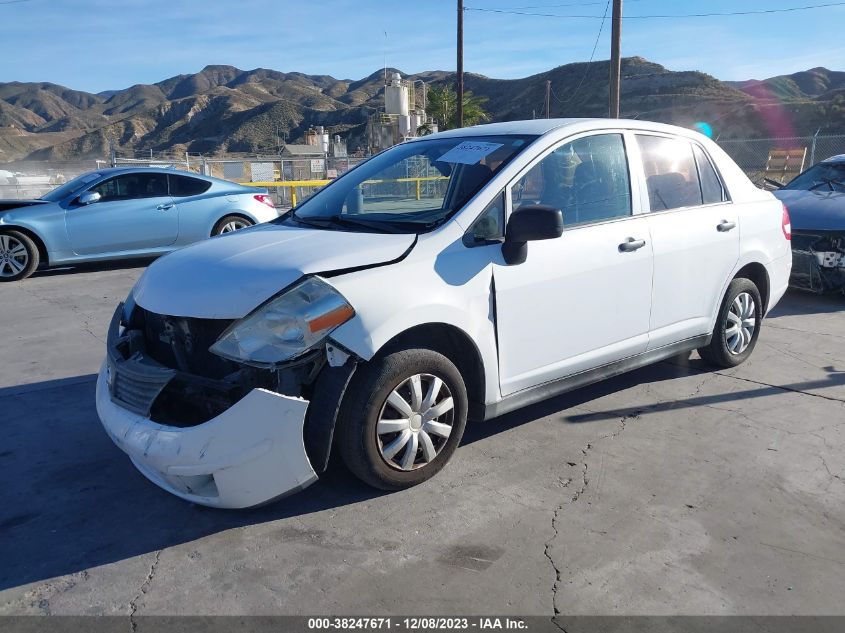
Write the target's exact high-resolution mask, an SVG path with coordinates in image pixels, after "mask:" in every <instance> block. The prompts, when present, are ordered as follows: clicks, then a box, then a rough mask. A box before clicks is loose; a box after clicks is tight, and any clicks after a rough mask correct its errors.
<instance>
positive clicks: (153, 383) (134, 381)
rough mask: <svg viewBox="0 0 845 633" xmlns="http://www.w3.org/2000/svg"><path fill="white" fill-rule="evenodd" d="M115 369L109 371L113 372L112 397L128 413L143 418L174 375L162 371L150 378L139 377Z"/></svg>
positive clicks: (121, 369) (120, 369)
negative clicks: (128, 411)
mask: <svg viewBox="0 0 845 633" xmlns="http://www.w3.org/2000/svg"><path fill="white" fill-rule="evenodd" d="M117 367H118V368H110V369H109V371H111V372H113V373H112V396H113V397H114V399H115V400H117V401H119V402H120V403H121V404H123V405H124V406H125V407H126V408H127V409H129V410H130V411H134V412H135V413H140V414H141V415H144V416H146V415H149V414H150V407H152V405H153V402H154V401H155V399H156V398H157V397H158V394H160V393H161V391H162V389H164V387H165V386H166V385H167V383H168V382H169V381H170V380H171V379H172V378H173V376H174V374H175V372H173V371H167V370H164V371H161V372H155V374H154V375H151V376H139V375H134V374H133V373H131V372H129V371H127V370H126V369H124V368H123V367H120V366H117Z"/></svg>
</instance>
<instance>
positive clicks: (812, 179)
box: [783, 163, 845, 192]
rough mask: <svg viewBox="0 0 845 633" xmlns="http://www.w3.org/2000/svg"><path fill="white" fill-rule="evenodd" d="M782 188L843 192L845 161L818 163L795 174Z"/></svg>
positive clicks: (844, 187)
mask: <svg viewBox="0 0 845 633" xmlns="http://www.w3.org/2000/svg"><path fill="white" fill-rule="evenodd" d="M783 188H784V189H803V190H805V191H840V192H845V163H819V164H818V165H814V166H812V167H810V169H808V170H807V171H805V172H804V173H803V174H801V175H799V176H796V177H795V178H794V179H793V180H792V181H791V182H789V183H787V184H786V185H784V187H783Z"/></svg>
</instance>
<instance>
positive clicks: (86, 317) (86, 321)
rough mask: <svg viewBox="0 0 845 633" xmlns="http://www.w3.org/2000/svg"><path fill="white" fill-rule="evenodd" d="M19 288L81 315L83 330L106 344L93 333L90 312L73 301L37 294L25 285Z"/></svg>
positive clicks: (37, 298) (92, 319)
mask: <svg viewBox="0 0 845 633" xmlns="http://www.w3.org/2000/svg"><path fill="white" fill-rule="evenodd" d="M21 290H22V291H23V292H25V293H26V294H28V295H29V296H30V297H32V298H33V299H36V300H38V301H44V302H45V303H48V304H50V305H54V306H56V307H58V308H60V309H62V310H64V309H65V308H68V309H70V311H71V312H73V313H75V314H77V315H78V316H80V317H82V323H81V327H82V330H83V331H84V332H86V333H87V334H90V335H91V336H92V337H94V339H96V340H97V341H99V342H100V343H102V344H103V345H105V344H106V341H105V339H103V338H102V337H101V336H98V335H97V334H95V333H94V332H93V330H92V329H91V322H92V321H94V317H93V316H91V315H90V314H87V313H85V312H83V311H82V310H81V309H80V308H79V306H77V305H75V304H73V303H65V302H62V301H59V300H57V299H53V298H51V297H48V296H42V295H39V294H37V293H35V292H34V291H33V290H30V289H29V288H26V287H22V288H21Z"/></svg>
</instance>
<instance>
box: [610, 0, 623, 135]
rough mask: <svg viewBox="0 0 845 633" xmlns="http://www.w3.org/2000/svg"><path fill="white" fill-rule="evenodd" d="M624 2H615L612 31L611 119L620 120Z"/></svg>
mask: <svg viewBox="0 0 845 633" xmlns="http://www.w3.org/2000/svg"><path fill="white" fill-rule="evenodd" d="M621 54H622V0H613V17H612V18H611V31H610V118H611V119H618V118H619V84H620V82H621V81H622V56H621Z"/></svg>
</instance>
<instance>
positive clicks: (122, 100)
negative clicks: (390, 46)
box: [0, 57, 845, 162]
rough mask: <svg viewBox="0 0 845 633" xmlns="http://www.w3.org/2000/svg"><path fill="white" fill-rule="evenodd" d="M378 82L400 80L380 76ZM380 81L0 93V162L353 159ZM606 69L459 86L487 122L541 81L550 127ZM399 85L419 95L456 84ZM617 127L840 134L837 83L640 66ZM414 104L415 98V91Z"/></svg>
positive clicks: (233, 72)
mask: <svg viewBox="0 0 845 633" xmlns="http://www.w3.org/2000/svg"><path fill="white" fill-rule="evenodd" d="M386 72H387V73H392V72H401V71H397V70H396V69H391V68H389V69H387V70H386ZM384 74H385V70H384V69H380V70H378V71H377V72H374V73H373V74H372V75H370V76H368V77H365V78H364V79H360V80H357V81H356V80H351V79H335V78H334V77H330V76H327V75H305V74H302V73H296V72H291V73H284V72H279V71H275V70H268V69H263V68H259V69H255V70H248V71H244V70H240V69H238V68H235V67H233V66H206V67H205V68H203V69H202V70H201V71H200V72H198V73H196V74H187V75H177V76H175V77H171V78H169V79H165V80H164V81H160V82H158V83H155V84H136V85H134V86H131V87H129V88H126V89H123V90H108V91H105V92H100V93H97V94H93V93H88V92H83V91H79V90H73V89H71V88H66V87H64V86H60V85H57V84H53V83H45V82H42V83H24V82H16V81H14V82H8V83H0V162H8V161H13V160H22V159H25V160H64V159H72V158H92V157H98V158H102V157H105V156H107V155H108V152H109V145H110V142H111V143H113V144H114V146H115V149H116V150H117V152H118V153H119V154H120V155H127V156H132V155H135V154H136V153H148V152H150V151H151V150H152V151H153V152H154V153H162V152H169V153H173V154H181V153H183V152H186V151H189V152H200V153H203V154H207V155H213V154H222V153H233V152H251V153H252V152H274V151H275V150H276V148H277V147H278V143H279V142H280V141H284V140H286V141H287V142H297V141H300V140H301V138H302V136H303V135H304V133H305V131H306V130H307V129H308V128H309V127H311V126H316V125H322V126H325V127H326V128H327V131H329V132H330V133H332V134H341V135H342V136H344V137H346V138H347V140H348V141H349V144H350V147H351V148H352V149H355V148H357V147H361V146H363V145H364V143H365V129H366V123H367V120H368V117H369V116H370V115H372V114H373V113H375V112H377V110H378V108H379V107H380V106H382V104H383V101H384ZM608 74H609V65H608V62H607V61H597V62H590V63H573V64H567V65H564V66H559V67H557V68H554V69H552V70H549V71H547V72H543V73H539V74H536V75H532V76H530V77H525V78H522V79H493V78H490V77H485V76H482V75H477V74H472V73H469V74H466V75H465V84H466V88H467V89H468V90H471V91H472V92H473V93H474V94H476V95H479V96H482V97H485V98H486V99H487V102H486V104H485V107H486V109H487V111H488V112H489V113H490V117H491V120H493V121H501V120H509V119H525V118H531V117H532V116H538V117H539V116H544V115H545V112H544V107H545V106H544V103H545V89H546V81H547V80H548V81H551V86H552V99H551V116H553V117H568V116H587V117H593V116H605V115H606V112H607V94H608ZM402 76H403V77H404V78H406V79H411V80H421V81H423V82H425V83H427V84H429V85H438V84H444V83H449V82H454V79H455V75H454V73H451V72H445V71H427V72H423V73H418V74H414V75H405V74H404V73H402ZM622 77H623V79H622V91H621V92H622V97H621V99H622V101H621V103H622V115H623V116H624V117H628V118H643V119H650V120H655V121H663V122H669V123H675V124H678V125H684V126H689V125H692V124H693V123H694V122H696V121H706V122H708V123H710V124H711V126H712V128H713V129H714V132H715V133H716V134H718V135H720V137H721V138H723V139H725V138H743V137H761V136H762V137H773V136H790V135H807V134H813V133H814V132H816V131H817V130H818V129H820V128H821V129H822V130H824V132H825V133H845V72H838V71H831V70H828V69H826V68H813V69H811V70H807V71H804V72H799V73H795V74H792V75H782V76H777V77H772V78H769V79H764V80H749V81H740V82H726V81H719V80H718V79H716V78H714V77H712V76H710V75H708V74H705V73H702V72H698V71H670V70H667V69H666V68H665V67H663V66H661V65H659V64H656V63H653V62H650V61H648V60H646V59H643V58H641V57H631V58H625V59H624V60H623V62H622ZM415 86H416V90H417V99H418V101H419V99H420V97H421V91H422V89H421V86H420V84H419V83H416V84H415Z"/></svg>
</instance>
